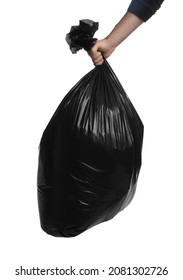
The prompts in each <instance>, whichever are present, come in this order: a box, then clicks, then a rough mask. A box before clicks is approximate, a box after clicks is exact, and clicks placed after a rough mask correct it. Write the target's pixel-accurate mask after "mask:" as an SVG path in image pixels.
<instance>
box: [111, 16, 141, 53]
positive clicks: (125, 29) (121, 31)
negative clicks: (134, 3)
mask: <svg viewBox="0 0 183 280" xmlns="http://www.w3.org/2000/svg"><path fill="white" fill-rule="evenodd" d="M142 23H143V20H141V19H140V18H138V17H137V16H136V15H134V14H132V13H130V12H127V13H126V14H125V15H124V17H123V18H122V19H121V20H120V21H119V22H118V23H117V25H116V26H115V27H114V29H113V30H112V31H111V33H110V34H109V35H108V36H107V37H106V39H107V40H108V41H109V42H110V44H111V46H112V47H114V48H116V47H117V46H118V45H119V44H121V43H122V42H123V41H124V40H125V39H126V38H127V37H128V36H129V35H130V34H131V33H132V32H133V31H134V30H135V29H137V28H138V27H139V26H140V25H141V24H142Z"/></svg>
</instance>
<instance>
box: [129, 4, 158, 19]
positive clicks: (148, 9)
mask: <svg viewBox="0 0 183 280" xmlns="http://www.w3.org/2000/svg"><path fill="white" fill-rule="evenodd" d="M149 2H150V1H140V0H139V1H134V0H132V2H131V4H130V6H129V7H128V12H130V13H132V14H134V15H136V16H137V17H138V18H140V19H141V20H143V21H144V22H145V21H147V20H148V19H150V17H152V15H154V14H155V12H156V11H157V9H159V8H160V5H161V3H162V2H163V0H161V1H157V2H159V5H158V6H156V7H153V5H152V4H150V3H149ZM155 2H156V1H155ZM157 2H156V3H157ZM151 3H152V2H151ZM156 5H157V4H156Z"/></svg>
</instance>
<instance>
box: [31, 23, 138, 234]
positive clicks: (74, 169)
mask: <svg viewBox="0 0 183 280" xmlns="http://www.w3.org/2000/svg"><path fill="white" fill-rule="evenodd" d="M97 29H98V23H96V22H93V21H91V20H81V21H80V24H79V25H78V26H73V27H72V28H71V30H70V33H68V34H67V35H66V41H67V43H68V44H69V45H70V49H71V51H72V52H73V53H76V52H77V51H78V50H79V49H81V48H84V49H85V50H89V49H90V48H91V47H92V46H93V44H94V43H95V41H96V39H94V38H93V35H94V33H95V31H96V30H97ZM79 67H80V66H79ZM142 142H143V124H142V121H141V120H140V118H139V116H138V114H137V112H136V110H135V108H134V106H133V105H132V103H131V101H130V100H129V98H128V96H127V94H126V93H125V91H124V89H123V87H122V85H121V83H120V82H119V80H118V78H117V77H116V75H115V73H114V72H113V70H112V68H111V67H110V65H109V63H108V62H107V61H106V60H105V61H104V63H103V64H102V65H100V66H96V67H95V68H93V69H92V70H91V71H90V72H89V73H87V74H86V75H85V76H84V77H82V78H81V79H80V81H79V82H78V83H77V84H76V85H74V87H72V88H71V90H70V91H69V92H68V93H67V95H66V96H65V97H64V99H63V100H62V101H61V103H60V104H59V106H58V108H57V109H56V111H55V113H54V114H53V116H52V118H51V119H50V121H49V123H48V125H47V127H46V128H45V130H44V132H43V134H42V137H41V141H40V144H39V160H38V174H37V186H38V206H39V215H40V223H41V227H42V229H43V230H44V231H45V232H46V233H48V234H50V235H53V236H58V237H74V236H77V235H78V234H81V233H82V232H84V231H85V230H87V229H89V228H91V227H93V226H95V225H97V224H99V223H102V222H104V221H108V220H110V219H112V218H113V217H114V216H115V215H116V214H117V213H119V212H120V211H121V210H123V209H124V208H125V207H126V206H127V205H128V204H129V202H130V201H131V200H132V198H133V196H134V193H135V190H136V184H137V179H138V175H139V171H140V167H141V152H142Z"/></svg>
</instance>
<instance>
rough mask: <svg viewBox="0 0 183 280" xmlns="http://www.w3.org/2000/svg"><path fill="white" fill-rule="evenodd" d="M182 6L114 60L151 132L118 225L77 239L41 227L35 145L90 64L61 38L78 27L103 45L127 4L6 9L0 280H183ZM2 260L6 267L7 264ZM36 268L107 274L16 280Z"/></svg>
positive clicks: (0, 92) (163, 14) (0, 28)
mask: <svg viewBox="0 0 183 280" xmlns="http://www.w3.org/2000/svg"><path fill="white" fill-rule="evenodd" d="M181 2H182V1H178V0H177V1H176V6H175V3H174V2H173V1H168V0H165V2H164V4H163V5H162V8H161V9H160V10H159V11H158V12H157V13H156V15H155V16H154V17H152V18H151V19H150V20H149V21H148V22H147V23H145V24H143V26H141V27H140V28H139V29H138V30H137V31H135V32H134V33H133V34H132V35H131V36H130V37H129V38H128V39H127V40H126V41H125V42H124V43H123V44H122V45H120V46H119V47H118V49H116V51H115V52H114V53H113V54H112V56H111V57H110V58H109V59H108V61H109V63H110V64H111V66H112V68H113V70H114V71H115V73H116V74H117V76H118V78H119V79H120V81H121V83H122V85H123V86H124V88H125V90H126V92H127V93H128V95H129V97H130V99H131V101H132V102H133V104H134V106H135V107H136V109H137V111H138V113H139V115H140V116H141V119H142V120H143V122H144V125H145V135H144V146H143V165H142V169H141V173H140V177H139V181H138V188H137V192H136V195H135V198H134V200H133V201H132V202H131V204H130V205H129V206H128V207H127V208H126V209H125V210H124V211H123V212H121V213H120V214H118V215H117V216H116V217H115V218H114V219H113V220H111V221H109V222H106V223H103V224H100V225H98V226H95V227H93V228H92V229H90V230H88V231H86V232H84V233H83V234H81V235H79V236H77V237H75V238H69V239H66V238H55V237H52V236H49V235H47V234H46V233H44V232H43V231H42V230H41V228H40V224H39V215H38V208H37V192H36V176H37V164H38V162H37V160H38V158H37V157H38V144H39V141H40V138H41V135H42V132H43V130H44V128H45V126H46V125H47V123H48V121H49V119H50V117H51V116H52V114H53V112H54V111H55V109H56V107H57V106H58V104H59V103H60V101H61V99H62V98H63V97H64V96H65V94H66V93H67V92H68V90H69V89H70V88H71V87H72V86H73V85H74V84H75V83H76V82H77V81H78V80H79V79H80V78H81V77H82V76H83V75H84V74H86V73H87V72H88V71H89V70H91V69H92V68H93V64H92V62H91V60H90V58H89V56H88V55H87V54H86V53H85V52H84V51H80V52H79V53H78V54H76V55H73V54H71V52H70V50H69V47H68V45H67V44H66V42H65V34H66V33H68V32H69V30H70V27H71V25H77V24H78V22H79V20H80V19H83V18H89V19H93V20H95V21H99V24H100V28H99V31H97V33H96V36H95V37H97V38H99V39H102V38H103V37H105V36H106V35H107V34H108V33H109V32H110V31H111V29H112V28H113V27H114V25H115V24H116V23H117V22H118V21H119V20H120V18H121V17H122V15H123V14H124V13H125V12H126V9H127V7H128V5H129V3H130V1H127V0H123V1H117V0H113V1H109V3H107V1H98V0H93V1H84V0H78V1H70V0H67V1H58V0H57V1H56V0H53V1H48V0H44V1H43V0H42V1H41V0H31V1H25V0H24V1H23V0H22V1H20V0H17V1H5V0H4V1H1V2H0V41H1V43H0V56H1V57H0V59H1V61H0V71H1V74H0V79H1V81H0V99H1V100H0V122H1V124H0V133H1V136H0V164H1V166H0V171H1V180H0V183H1V195H0V208H1V209H0V215H1V217H0V225H1V231H0V232H1V233H0V234H1V238H0V242H1V246H0V254H1V256H2V259H1V270H0V274H1V276H0V277H1V279H11V280H13V279H19V278H20V279H33V278H34V277H35V278H36V279H136V280H137V279H143V278H144V279H146V278H147V277H148V276H144V277H143V276H126V277H125V276H123V277H122V276H107V272H108V267H109V266H127V267H128V266H131V267H132V266H162V267H165V266H166V267H168V270H169V275H168V276H154V277H150V276H149V277H148V278H147V279H171V280H172V279H177V280H179V279H183V278H182V274H183V272H182V250H183V242H182V237H183V227H182V220H183V219H182V214H183V206H182V205H183V203H182V199H183V179H182V178H183V177H182V174H183V173H182V167H183V166H182V162H183V147H182V146H183V126H182V120H183V112H182V106H183V105H182V104H183V103H182V94H183V85H182V83H183V81H182V72H183V69H182V68H183V67H182V65H183V58H182V49H183V43H182V41H181V36H182V21H181V18H182V7H181ZM2 260H3V261H2ZM21 265H22V266H24V267H25V268H32V267H33V266H34V267H37V266H39V267H40V268H54V267H56V266H58V267H60V268H68V267H69V266H70V265H72V266H73V267H75V268H77V269H79V268H98V269H100V270H102V269H105V270H106V274H101V275H100V276H95V277H94V276H93V277H89V276H83V277H81V276H80V277H77V276H75V277H74V278H73V276H72V277H69V276H64V277H61V276H60V277H59V276H57V277H56V276H15V269H16V268H19V267H20V266H21Z"/></svg>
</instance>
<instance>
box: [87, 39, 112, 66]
mask: <svg viewBox="0 0 183 280" xmlns="http://www.w3.org/2000/svg"><path fill="white" fill-rule="evenodd" d="M114 50H115V47H114V46H113V45H112V44H111V42H110V40H109V39H107V38H105V39H103V40H98V41H96V43H95V45H94V46H93V47H92V48H91V50H90V51H88V54H89V56H90V57H91V59H92V61H93V63H94V65H96V66H97V65H101V64H102V63H103V62H104V59H105V58H108V57H109V56H110V55H111V53H112V52H113V51H114Z"/></svg>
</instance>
